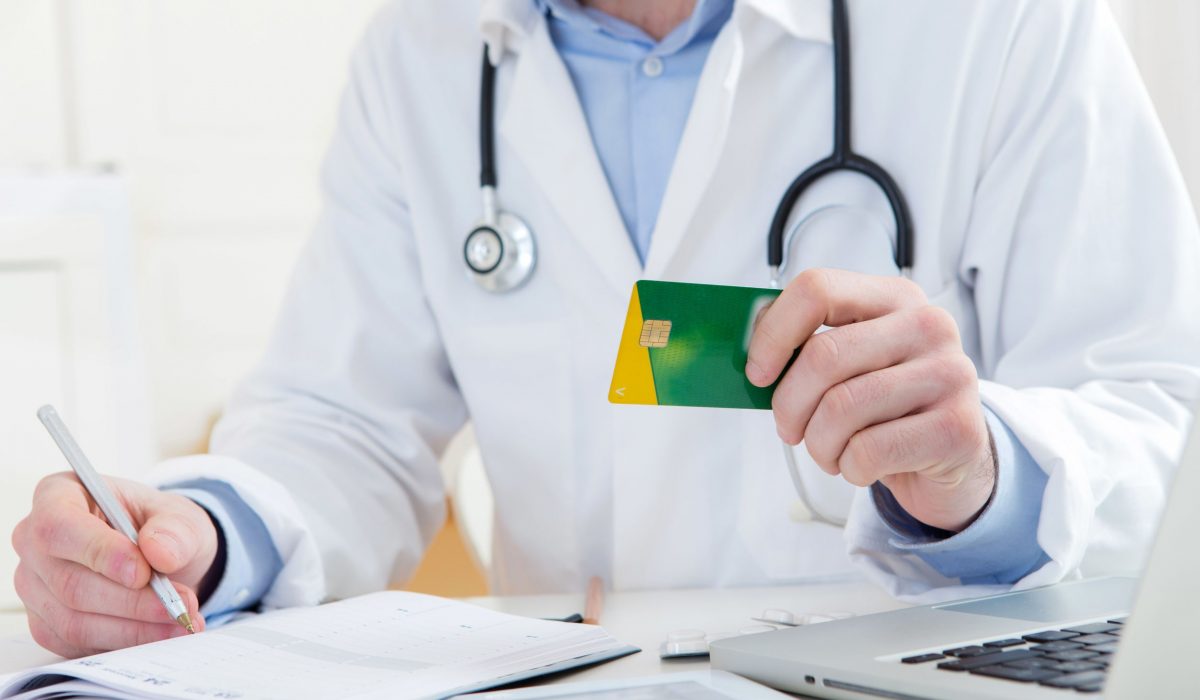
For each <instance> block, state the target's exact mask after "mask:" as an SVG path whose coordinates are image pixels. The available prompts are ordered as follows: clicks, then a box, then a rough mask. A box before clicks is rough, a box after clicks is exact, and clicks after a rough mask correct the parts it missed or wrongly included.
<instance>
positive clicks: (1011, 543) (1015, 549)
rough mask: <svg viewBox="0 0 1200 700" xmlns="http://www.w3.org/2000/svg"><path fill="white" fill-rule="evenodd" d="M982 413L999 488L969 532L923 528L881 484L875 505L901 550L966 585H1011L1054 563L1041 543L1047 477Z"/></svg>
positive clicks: (874, 488) (996, 422)
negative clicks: (1040, 523)
mask: <svg viewBox="0 0 1200 700" xmlns="http://www.w3.org/2000/svg"><path fill="white" fill-rule="evenodd" d="M983 413H984V418H985V419H986V420H987V425H988V431H989V432H990V433H991V436H992V444H993V445H994V446H995V457H996V486H995V490H994V491H993V493H992V497H991V499H990V500H989V501H988V504H987V505H986V506H985V507H984V510H983V512H982V513H980V514H979V517H978V518H976V519H975V521H974V522H972V523H971V524H970V525H969V526H967V528H966V529H964V530H963V531H962V532H959V533H957V534H956V533H952V532H949V531H946V530H940V529H938V528H934V527H930V526H928V525H925V524H924V523H922V522H920V521H919V520H917V519H916V518H914V517H912V516H911V515H909V514H908V512H907V511H905V510H904V508H903V507H902V506H901V505H900V504H899V502H897V501H896V498H895V496H893V495H892V492H891V491H889V490H888V489H887V487H886V486H884V485H883V484H881V483H878V482H877V483H875V484H874V485H872V486H871V495H872V501H873V502H874V505H875V510H876V511H877V512H878V513H879V516H880V518H881V519H882V520H883V523H884V525H886V526H887V528H888V530H890V531H891V533H892V537H891V538H890V539H889V540H888V544H890V545H891V546H892V547H894V548H896V549H897V550H900V551H901V552H906V553H911V554H915V555H917V556H918V557H920V558H921V559H922V560H924V561H925V563H927V564H929V565H930V566H932V567H933V568H934V569H935V570H937V572H938V573H940V574H942V575H943V576H946V577H947V578H956V579H959V580H961V582H962V583H964V584H1012V583H1015V582H1017V581H1018V580H1020V579H1021V578H1023V577H1024V576H1025V575H1026V574H1029V573H1031V572H1032V571H1035V570H1036V569H1038V568H1040V567H1041V566H1042V565H1043V564H1045V563H1046V562H1048V561H1049V560H1050V558H1049V557H1047V556H1046V553H1045V552H1044V551H1042V548H1041V546H1040V545H1039V544H1038V541H1037V528H1038V519H1039V517H1040V515H1041V509H1042V495H1043V493H1044V492H1045V489H1046V480H1047V475H1046V472H1044V471H1042V468H1041V467H1039V466H1038V464H1037V462H1036V461H1034V459H1033V457H1032V456H1031V455H1030V454H1029V452H1028V451H1027V450H1026V449H1025V446H1024V445H1022V444H1021V442H1020V441H1019V440H1018V439H1017V437H1016V436H1015V435H1013V433H1012V431H1011V430H1009V429H1008V426H1007V425H1005V424H1004V421H1002V420H1000V418H999V417H998V416H996V414H995V413H993V412H992V411H991V409H989V408H987V407H986V406H985V407H984V409H983Z"/></svg>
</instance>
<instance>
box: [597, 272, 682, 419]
mask: <svg viewBox="0 0 1200 700" xmlns="http://www.w3.org/2000/svg"><path fill="white" fill-rule="evenodd" d="M645 325H646V324H645V321H644V320H643V319H642V302H641V301H640V300H638V290H637V286H636V285H635V286H634V288H633V296H631V297H630V299H629V312H628V313H627V314H626V315H625V329H624V330H623V331H621V346H620V347H619V348H618V349H617V366H616V368H614V369H613V379H612V386H611V387H609V389H608V400H609V402H611V403H634V404H649V405H651V406H657V405H658V394H657V393H655V391H654V373H653V371H652V370H651V368H650V348H651V347H655V346H657V345H658V343H659V342H661V343H663V344H664V345H665V343H666V338H667V336H666V335H665V334H664V333H663V330H662V329H661V328H659V327H657V326H656V327H655V328H654V329H653V330H654V333H653V341H652V342H653V344H651V340H650V330H649V329H647V335H646V336H645V342H643V340H644V339H643V326H645ZM669 332H670V324H669V323H668V324H667V325H666V333H669Z"/></svg>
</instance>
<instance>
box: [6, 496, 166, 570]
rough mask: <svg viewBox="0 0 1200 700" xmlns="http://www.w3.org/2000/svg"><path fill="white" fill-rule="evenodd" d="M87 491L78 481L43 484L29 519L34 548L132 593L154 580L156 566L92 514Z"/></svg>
mask: <svg viewBox="0 0 1200 700" xmlns="http://www.w3.org/2000/svg"><path fill="white" fill-rule="evenodd" d="M84 493H85V492H84V490H83V486H82V485H81V484H79V482H78V481H74V480H66V479H59V480H53V481H52V480H50V479H45V480H43V483H42V484H39V488H38V492H37V493H36V494H35V496H34V506H33V512H32V513H30V516H29V533H30V534H29V536H27V537H26V538H24V541H23V543H22V544H23V545H24V546H25V547H26V548H27V551H21V550H20V549H18V553H20V554H21V555H22V556H23V557H24V556H28V555H29V554H30V552H29V551H28V548H29V547H32V549H33V551H34V552H42V553H45V554H48V555H49V556H51V557H56V558H58V559H65V560H67V561H73V562H76V563H79V564H82V565H84V566H86V567H87V568H89V569H91V570H92V571H95V572H96V573H99V574H102V575H104V576H107V577H108V578H109V579H111V580H113V581H116V582H117V583H120V584H121V585H123V586H127V587H129V588H140V587H142V586H145V585H146V583H147V582H148V581H149V580H150V565H149V564H147V563H146V559H145V557H143V556H142V553H141V552H140V551H139V550H138V548H137V546H135V545H134V544H133V542H131V541H130V540H129V538H128V537H126V536H125V535H122V534H121V533H119V532H117V531H116V530H114V529H112V527H110V526H109V525H108V524H107V523H105V522H104V521H103V520H101V519H100V518H99V517H97V516H96V515H94V514H93V513H92V512H91V511H90V510H89V505H88V501H87V498H86V496H85V495H84Z"/></svg>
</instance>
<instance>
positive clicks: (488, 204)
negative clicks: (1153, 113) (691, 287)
mask: <svg viewBox="0 0 1200 700" xmlns="http://www.w3.org/2000/svg"><path fill="white" fill-rule="evenodd" d="M831 2H832V29H833V153H831V154H830V155H829V156H828V157H826V158H824V159H822V160H820V161H817V162H816V163H814V164H813V165H811V166H810V167H809V168H808V169H807V170H805V171H804V172H802V173H800V174H799V175H798V176H797V177H796V179H795V180H793V181H792V183H791V184H790V185H788V188H787V191H785V192H784V194H783V198H782V199H780V200H779V205H778V206H777V207H776V209H775V216H774V217H773V218H772V220H771V228H770V233H769V235H768V236H767V266H768V268H769V269H770V274H771V286H772V287H773V288H776V289H778V288H779V287H781V286H782V281H783V277H784V274H785V267H786V262H787V256H786V253H787V248H788V245H789V244H790V242H791V239H792V238H793V237H794V236H795V234H796V232H797V231H798V230H799V229H800V226H799V225H797V226H793V227H792V228H791V230H790V231H789V230H788V219H789V218H791V215H792V211H793V209H794V208H795V205H796V203H797V202H798V201H799V200H800V197H801V196H802V195H803V194H804V193H805V192H806V191H807V190H808V189H809V188H810V187H812V186H813V185H814V184H815V183H816V182H818V181H819V180H821V179H822V178H824V177H827V176H829V175H832V174H834V173H837V172H841V171H845V172H852V173H858V174H859V175H863V176H865V177H867V178H868V179H869V180H871V181H872V182H873V183H875V185H876V186H877V187H879V189H880V191H882V192H883V194H884V196H885V197H886V198H887V202H888V206H889V207H890V208H891V210H892V216H893V218H894V219H895V224H896V238H895V245H894V246H893V249H892V257H893V259H894V260H895V263H896V268H897V270H899V273H900V274H901V275H902V276H904V277H910V276H911V275H912V265H913V227H912V217H911V215H910V214H909V211H908V204H907V203H906V202H905V200H904V194H903V193H902V192H901V191H900V186H899V185H897V184H896V181H895V179H893V178H892V176H891V175H890V174H889V173H888V172H887V170H885V169H884V168H883V167H882V166H880V165H879V164H878V163H875V162H874V161H872V160H871V159H869V158H867V157H865V156H862V155H860V154H858V153H855V152H854V149H853V147H852V146H851V143H850V135H851V128H850V127H851V124H852V121H851V113H850V96H851V80H850V78H851V72H850V26H849V25H850V21H849V17H848V15H847V11H846V0H831ZM480 85H481V87H480V91H479V92H480V94H479V160H480V170H479V189H480V195H481V197H482V203H483V216H482V217H481V218H480V220H479V222H478V223H477V224H476V225H475V227H474V228H473V229H471V232H470V233H469V234H467V240H466V243H465V244H464V246H463V257H464V258H465V260H466V263H467V268H468V270H469V273H470V275H471V276H472V277H474V278H475V281H476V282H477V283H478V284H479V286H480V287H482V288H483V289H485V290H487V291H489V292H496V293H500V292H507V291H511V290H513V289H517V288H518V287H520V286H521V285H522V284H524V283H525V282H526V281H527V280H528V279H529V277H530V275H532V274H533V268H534V266H535V265H536V263H537V245H536V244H535V243H534V239H533V232H532V231H531V230H530V228H529V226H528V225H527V224H526V223H525V222H524V221H522V220H521V218H520V217H518V216H516V215H515V214H512V213H510V212H507V211H503V210H501V209H500V208H499V207H498V205H497V203H496V166H495V162H496V153H495V92H496V67H495V66H494V65H492V62H491V61H490V60H489V59H488V50H487V46H486V45H485V46H484V49H483V69H482V77H481V83H480ZM784 455H785V457H786V459H787V464H788V470H789V471H790V472H791V475H792V482H793V485H794V486H795V488H796V493H797V495H799V497H800V499H801V501H803V503H804V505H805V506H806V507H807V509H808V512H809V514H810V517H809V518H808V519H811V520H813V521H815V522H821V523H825V524H827V525H833V526H836V527H841V526H843V525H845V521H844V520H842V519H840V518H833V517H829V516H826V515H824V514H822V513H821V512H820V511H818V510H817V509H816V508H814V507H813V506H812V503H811V501H810V500H809V497H808V490H807V489H806V488H805V486H804V481H803V479H801V475H800V469H799V467H798V466H797V465H796V457H795V454H794V452H793V450H792V448H791V447H790V446H789V445H786V444H785V445H784Z"/></svg>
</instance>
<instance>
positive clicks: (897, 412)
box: [804, 354, 977, 474]
mask: <svg viewBox="0 0 1200 700" xmlns="http://www.w3.org/2000/svg"><path fill="white" fill-rule="evenodd" d="M975 381H977V377H976V374H975V367H974V365H972V364H971V361H970V360H968V359H967V358H966V357H965V356H963V355H961V354H956V355H943V356H936V357H929V358H920V359H917V360H914V361H912V362H904V363H902V364H898V365H895V366H892V367H888V368H886V369H881V370H878V371H876V372H869V373H867V374H860V375H858V376H856V377H852V378H850V379H847V380H846V381H844V382H842V383H840V384H837V385H835V386H833V387H832V388H830V389H829V390H828V391H827V392H825V395H824V396H823V397H821V400H820V403H819V404H818V405H817V409H816V411H815V412H813V414H812V419H811V420H810V421H809V423H808V426H807V429H806V430H805V433H804V434H805V443H804V445H805V447H806V448H807V449H808V453H809V454H810V455H811V456H812V458H813V461H814V462H816V463H817V465H819V466H820V467H821V469H823V470H825V471H826V472H828V473H830V474H837V473H838V471H839V467H838V462H839V460H840V459H841V457H842V453H843V452H844V451H845V449H846V446H847V444H848V443H849V442H850V438H851V437H853V436H854V435H855V433H858V432H859V431H861V430H863V429H865V428H868V427H870V426H873V425H877V424H881V423H886V422H888V421H891V420H894V419H897V418H901V417H903V416H907V415H909V414H912V413H915V412H917V411H919V410H921V409H924V408H928V407H930V406H932V405H934V404H936V403H938V402H940V401H941V400H942V399H944V398H946V397H948V396H951V395H953V394H955V393H957V392H958V391H960V390H961V389H963V388H964V387H967V386H970V385H971V384H972V383H974V382H975Z"/></svg>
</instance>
